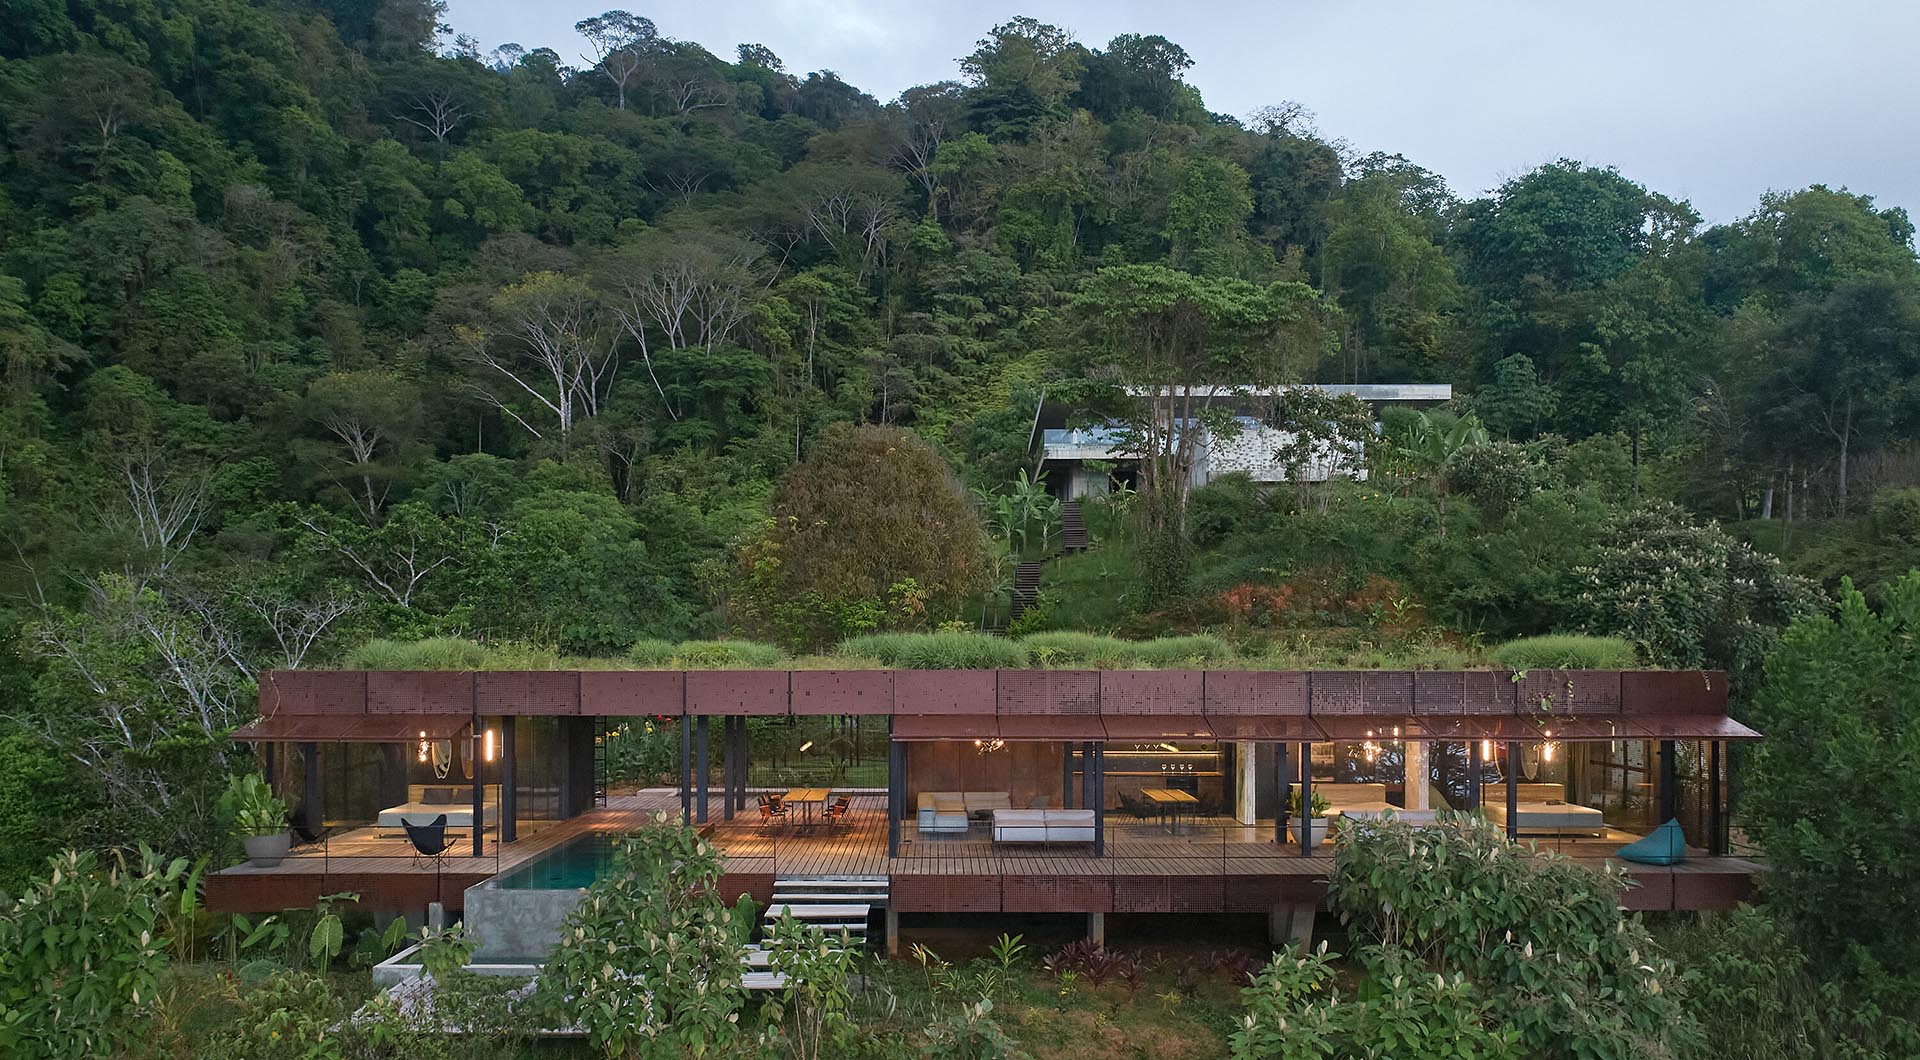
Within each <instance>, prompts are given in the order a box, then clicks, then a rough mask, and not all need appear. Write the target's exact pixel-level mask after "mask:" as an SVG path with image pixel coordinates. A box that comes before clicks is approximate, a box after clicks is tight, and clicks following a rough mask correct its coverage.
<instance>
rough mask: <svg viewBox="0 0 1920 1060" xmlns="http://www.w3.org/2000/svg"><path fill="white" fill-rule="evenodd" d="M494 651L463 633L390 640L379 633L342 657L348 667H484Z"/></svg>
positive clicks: (346, 667)
mask: <svg viewBox="0 0 1920 1060" xmlns="http://www.w3.org/2000/svg"><path fill="white" fill-rule="evenodd" d="M489 658H490V653H489V652H488V650H487V649H486V648H484V647H482V646H480V645H478V644H475V643H474V642H473V641H470V640H462V639H460V638H459V637H428V638H426V639H425V640H388V639H386V638H384V637H376V638H374V639H373V640H370V641H367V642H366V643H365V644H362V645H360V646H359V647H358V648H355V649H353V650H352V651H350V652H348V653H347V654H346V656H345V657H344V658H342V659H341V660H340V665H341V667H342V668H343V669H347V670H484V669H486V667H487V663H488V660H489Z"/></svg>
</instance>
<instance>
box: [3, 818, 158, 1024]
mask: <svg viewBox="0 0 1920 1060" xmlns="http://www.w3.org/2000/svg"><path fill="white" fill-rule="evenodd" d="M188 875H189V869H188V862H187V860H186V859H185V858H177V859H174V860H173V861H167V860H165V859H163V858H161V857H160V856H159V855H157V854H155V853H154V852H153V851H152V850H149V849H147V848H145V847H142V848H141V849H140V851H139V853H138V855H137V859H129V858H127V857H126V856H124V855H120V854H116V855H114V857H113V858H112V860H111V861H110V862H109V863H108V864H106V865H105V866H103V865H102V863H101V859H100V858H99V857H98V856H97V855H95V854H92V853H86V852H77V851H70V852H68V853H65V854H62V855H60V856H58V857H56V858H53V859H52V860H51V861H50V862H49V863H48V866H47V874H46V875H45V876H42V877H37V878H35V879H34V880H32V881H31V882H30V883H29V884H28V885H27V888H26V890H25V891H24V892H23V893H22V894H21V895H20V897H18V898H16V899H13V900H12V901H11V902H10V903H9V904H7V905H6V906H5V907H4V908H0V1054H4V1055H6V1056H9V1057H16V1058H18V1060H67V1058H70V1057H79V1056H117V1055H122V1053H123V1051H124V1050H125V1049H127V1048H128V1047H129V1046H130V1045H132V1044H133V1043H135V1042H138V1041H139V1040H140V1039H141V1036H142V1034H143V1033H144V1031H145V1028H146V1026H147V1024H148V1022H149V1021H150V1020H151V1019H152V1017H153V1010H154V1004H155V1002H156V999H157V996H158V993H159V977H160V973H161V971H162V970H163V969H164V968H165V967H166V964H167V949H168V946H169V944H170V940H169V939H168V938H167V936H166V934H165V922H166V918H167V911H168V908H169V907H174V906H177V905H178V903H179V901H180V890H181V887H182V886H183V884H184V882H185V881H186V879H187V878H188Z"/></svg>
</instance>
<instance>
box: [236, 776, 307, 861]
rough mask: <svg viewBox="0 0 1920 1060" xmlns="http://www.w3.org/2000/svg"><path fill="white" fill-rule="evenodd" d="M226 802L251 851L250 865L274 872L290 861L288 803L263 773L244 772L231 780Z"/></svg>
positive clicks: (242, 839) (244, 844) (248, 849)
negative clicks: (268, 783) (288, 859)
mask: <svg viewBox="0 0 1920 1060" xmlns="http://www.w3.org/2000/svg"><path fill="white" fill-rule="evenodd" d="M222 801H223V802H225V803H226V804H227V805H228V806H229V807H231V809H232V811H233V828H234V831H235V832H238V833H239V835H240V842H241V844H242V845H243V846H245V847H246V848H247V860H248V861H249V862H251V863H252V864H254V865H258V866H260V867H261V868H263V869H270V868H272V867H274V866H275V865H278V864H280V862H281V861H283V860H284V859H285V858H286V856H287V850H288V849H289V848H291V847H292V845H293V837H292V835H291V833H289V832H288V831H287V804H286V802H285V801H284V800H282V799H281V798H280V797H279V796H276V795H275V794H274V793H273V789H272V788H271V787H269V786H268V785H267V782H266V780H265V779H264V778H262V777H261V776H260V774H258V773H242V774H240V775H239V776H236V777H234V778H232V779H231V780H229V781H227V794H226V797H225V798H224V799H223V800H222Z"/></svg>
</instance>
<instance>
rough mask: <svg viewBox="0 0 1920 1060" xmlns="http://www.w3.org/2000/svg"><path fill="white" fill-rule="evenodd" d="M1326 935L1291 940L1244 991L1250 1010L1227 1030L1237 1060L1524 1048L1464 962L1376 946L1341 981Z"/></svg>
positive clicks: (1488, 1053)
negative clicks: (1448, 969) (1302, 947)
mask: <svg viewBox="0 0 1920 1060" xmlns="http://www.w3.org/2000/svg"><path fill="white" fill-rule="evenodd" d="M1337 956H1338V955H1337V954H1333V953H1329V952H1328V951H1327V948H1326V945H1325V944H1324V943H1322V944H1321V947H1320V949H1319V951H1318V952H1316V953H1304V954H1303V953H1300V952H1299V951H1298V950H1296V949H1293V948H1291V947H1290V948H1288V949H1286V950H1283V951H1281V952H1279V953H1276V954H1274V955H1273V961H1272V962H1271V963H1269V964H1268V965H1267V966H1266V968H1264V969H1262V970H1261V972H1260V974H1259V975H1257V976H1255V977H1254V980H1253V985H1251V986H1249V987H1247V988H1246V989H1245V990H1243V991H1242V992H1241V993H1242V994H1243V996H1244V997H1245V999H1246V1004H1247V1013H1246V1016H1245V1017H1244V1019H1243V1020H1242V1022H1241V1024H1240V1026H1239V1027H1238V1028H1236V1029H1235V1030H1234V1032H1233V1034H1232V1035H1231V1036H1230V1038H1229V1041H1230V1043H1231V1045H1232V1052H1231V1054H1230V1055H1231V1056H1232V1057H1233V1060H1319V1058H1339V1060H1348V1058H1352V1060H1361V1058H1366V1057H1375V1056H1383V1055H1391V1056H1396V1057H1399V1056H1404V1057H1423V1058H1424V1057H1432V1058H1435V1060H1438V1058H1440V1057H1458V1058H1460V1060H1484V1058H1491V1057H1507V1056H1520V1055H1525V1054H1522V1053H1521V1051H1520V1049H1519V1042H1520V1034H1519V1031H1517V1030H1516V1029H1514V1028H1513V1027H1512V1026H1509V1025H1504V1024H1503V1023H1502V1021H1501V1020H1500V1018H1499V1016H1498V1015H1497V1014H1496V1012H1495V1011H1494V1006H1493V1005H1492V1004H1491V1003H1490V1002H1489V1001H1488V999H1487V998H1486V997H1485V996H1484V994H1483V992H1482V991H1481V990H1479V989H1477V987H1476V984H1473V983H1471V982H1469V981H1468V980H1467V977H1466V976H1465V975H1463V974H1461V973H1460V972H1457V971H1456V972H1454V973H1453V974H1451V975H1446V974H1441V973H1437V972H1432V971H1429V970H1427V969H1426V968H1423V967H1421V966H1420V963H1419V962H1418V961H1417V960H1415V959H1413V958H1412V956H1411V955H1409V954H1407V953H1405V952H1403V951H1401V950H1397V949H1395V948H1393V947H1392V946H1382V947H1378V948H1372V949H1368V950H1366V951H1363V952H1362V954H1361V957H1360V961H1361V965H1362V967H1363V969H1364V972H1365V976H1366V978H1365V980H1363V981H1362V983H1361V985H1360V987H1359V988H1358V989H1355V990H1354V991H1353V993H1352V994H1351V995H1348V994H1345V993H1343V991H1342V990H1341V988H1340V983H1339V980H1338V976H1337V973H1336V971H1335V969H1334V966H1333V961H1334V959H1335V958H1336V957H1337Z"/></svg>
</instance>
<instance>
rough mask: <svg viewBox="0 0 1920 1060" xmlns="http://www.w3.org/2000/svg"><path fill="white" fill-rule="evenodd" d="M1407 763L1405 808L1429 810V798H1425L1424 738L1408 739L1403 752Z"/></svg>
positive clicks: (1427, 785) (1426, 782)
mask: <svg viewBox="0 0 1920 1060" xmlns="http://www.w3.org/2000/svg"><path fill="white" fill-rule="evenodd" d="M1403 754H1404V757H1405V759H1406V763H1407V778H1406V783H1407V799H1406V802H1407V809H1409V810H1430V809H1432V808H1433V806H1432V805H1431V800H1429V799H1428V798H1427V789H1428V787H1429V786H1430V785H1429V783H1428V781H1427V744H1426V741H1424V740H1408V741H1407V742H1406V744H1405V751H1404V752H1403Z"/></svg>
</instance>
